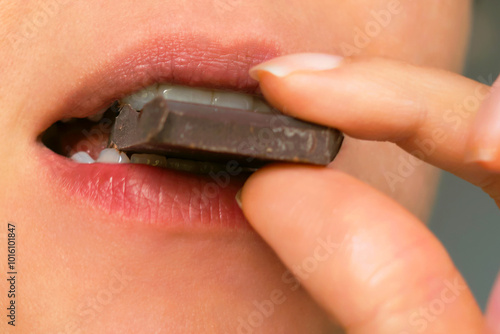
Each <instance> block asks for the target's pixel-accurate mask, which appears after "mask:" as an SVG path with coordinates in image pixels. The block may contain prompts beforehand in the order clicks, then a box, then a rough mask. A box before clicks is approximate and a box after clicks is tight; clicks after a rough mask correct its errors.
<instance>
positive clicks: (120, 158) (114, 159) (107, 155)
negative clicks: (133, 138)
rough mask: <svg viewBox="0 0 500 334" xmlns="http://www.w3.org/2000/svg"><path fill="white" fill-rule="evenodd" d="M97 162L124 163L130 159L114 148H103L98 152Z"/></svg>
mask: <svg viewBox="0 0 500 334" xmlns="http://www.w3.org/2000/svg"><path fill="white" fill-rule="evenodd" d="M97 162H101V163H108V164H126V163H129V162H130V159H129V158H128V157H127V155H126V154H125V153H123V152H120V151H118V150H117V149H115V148H105V149H104V150H102V151H101V153H100V154H99V157H98V158H97Z"/></svg>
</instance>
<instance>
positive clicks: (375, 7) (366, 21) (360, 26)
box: [304, 0, 471, 71]
mask: <svg viewBox="0 0 500 334" xmlns="http://www.w3.org/2000/svg"><path fill="white" fill-rule="evenodd" d="M316 5H317V7H313V6H312V5H311V6H309V9H313V8H314V11H315V12H317V13H316V14H315V22H316V24H315V25H314V26H308V25H304V27H306V30H304V33H306V34H307V35H308V36H309V39H310V40H311V42H310V43H309V45H310V44H314V46H313V47H312V48H314V51H324V52H333V53H336V54H339V55H342V56H358V55H375V56H385V57H390V58H395V59H399V60H403V61H407V62H411V63H414V64H418V65H427V66H436V67H441V68H445V69H448V70H453V71H460V70H461V68H462V66H463V61H464V54H465V49H466V46H467V40H468V32H469V28H470V17H469V16H470V12H471V1H470V0H443V1H433V0H423V1H409V0H356V1H349V2H347V1H346V2H339V1H333V2H332V1H322V2H321V4H319V3H318V2H317V3H316ZM318 27H320V28H319V29H318ZM304 38H305V37H304Z"/></svg>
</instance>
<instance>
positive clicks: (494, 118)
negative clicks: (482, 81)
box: [465, 81, 500, 162]
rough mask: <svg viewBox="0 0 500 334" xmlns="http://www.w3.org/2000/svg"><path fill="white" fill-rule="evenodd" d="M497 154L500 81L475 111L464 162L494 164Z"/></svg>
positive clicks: (499, 140)
mask: <svg viewBox="0 0 500 334" xmlns="http://www.w3.org/2000/svg"><path fill="white" fill-rule="evenodd" d="M499 154H500V81H497V82H496V83H495V85H494V86H493V87H492V89H491V91H490V94H489V96H488V97H486V99H485V100H484V101H483V103H482V104H481V106H480V107H479V110H478V111H477V114H476V117H475V120H474V125H473V127H472V132H471V138H470V139H469V143H468V145H467V151H466V154H465V159H466V162H494V161H496V160H498V159H499Z"/></svg>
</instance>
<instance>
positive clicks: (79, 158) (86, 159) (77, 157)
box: [71, 152, 95, 164]
mask: <svg viewBox="0 0 500 334" xmlns="http://www.w3.org/2000/svg"><path fill="white" fill-rule="evenodd" d="M71 160H74V161H76V162H78V163H81V164H93V163H94V162H95V161H94V159H92V157H91V156H90V155H89V154H88V153H87V152H76V153H75V154H73V155H72V156H71Z"/></svg>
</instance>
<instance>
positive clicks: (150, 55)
mask: <svg viewBox="0 0 500 334" xmlns="http://www.w3.org/2000/svg"><path fill="white" fill-rule="evenodd" d="M278 54H279V51H278V50H277V49H276V48H275V47H272V46H270V45H265V44H262V43H258V42H254V41H247V42H245V43H241V42H240V43H238V44H230V45H228V44H225V45H218V44H216V43H215V42H213V41H210V40H207V39H205V38H202V37H200V36H190V37H189V38H186V37H184V38H173V37H172V38H162V39H155V40H152V41H149V42H148V43H144V42H143V43H140V44H138V45H133V46H131V47H129V48H127V49H126V50H122V51H120V52H116V53H115V54H112V55H110V56H109V57H108V58H109V59H108V60H107V65H105V66H104V67H100V68H99V69H98V70H96V71H94V72H93V73H89V74H88V75H87V76H86V77H85V78H84V79H83V80H81V82H79V84H78V85H77V86H75V88H74V89H73V90H72V91H70V92H69V93H68V94H67V95H66V96H63V97H61V101H62V102H61V104H60V107H58V109H57V112H56V113H53V114H51V115H50V117H47V119H46V120H44V122H43V126H44V127H45V128H48V127H49V126H50V125H51V124H53V123H54V122H56V121H58V120H60V119H62V118H68V117H76V118H82V117H87V116H90V115H92V114H95V113H97V112H98V111H99V110H101V109H102V108H103V107H106V106H107V105H109V104H111V103H112V101H114V100H117V99H120V98H122V97H123V96H126V95H129V94H131V93H133V92H134V91H137V90H139V89H141V88H143V87H146V86H148V85H151V84H153V83H157V82H159V83H160V82H161V83H174V84H182V85H188V86H196V87H206V88H219V89H229V90H234V91H241V92H248V93H255V92H256V91H257V90H258V84H257V82H256V81H254V80H252V79H251V78H250V77H249V75H248V70H249V69H250V68H251V67H252V66H254V65H256V64H258V63H261V62H263V61H265V60H267V59H270V58H272V57H274V56H277V55H278ZM42 131H43V129H42ZM39 145H40V147H39V149H37V150H36V151H37V152H38V153H39V154H38V155H37V157H38V160H39V162H40V164H39V165H40V166H41V168H42V169H45V171H43V172H44V173H45V174H46V175H47V176H48V177H49V179H50V182H53V183H55V184H58V185H59V187H60V189H61V191H63V192H66V193H67V194H68V195H69V196H72V197H73V198H75V197H76V198H77V199H78V200H80V201H83V204H84V206H85V207H87V208H89V210H98V211H99V212H100V213H101V214H105V215H109V216H111V217H118V218H120V221H121V222H122V224H141V225H143V226H154V227H161V228H168V229H172V228H174V229H177V228H181V229H184V228H219V227H224V228H249V225H248V223H247V222H246V220H245V218H244V217H243V215H242V213H241V210H240V209H239V207H238V206H237V204H236V201H235V199H234V196H235V194H236V192H237V191H238V189H240V188H241V187H242V185H243V182H244V181H245V179H246V177H247V176H248V175H244V174H243V173H241V172H240V173H234V167H232V169H231V171H232V173H229V172H226V171H221V172H218V173H212V174H211V175H194V174H189V173H185V172H179V171H172V170H164V169H160V168H156V167H151V166H145V165H132V164H126V165H113V164H94V165H82V164H77V163H75V162H73V161H71V160H70V159H67V158H65V157H63V156H60V155H58V154H56V153H54V152H52V151H50V150H49V149H48V148H46V147H45V146H43V145H42V144H41V143H39Z"/></svg>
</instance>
